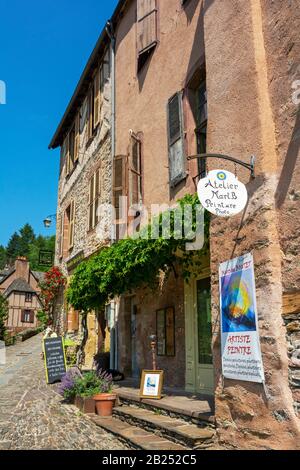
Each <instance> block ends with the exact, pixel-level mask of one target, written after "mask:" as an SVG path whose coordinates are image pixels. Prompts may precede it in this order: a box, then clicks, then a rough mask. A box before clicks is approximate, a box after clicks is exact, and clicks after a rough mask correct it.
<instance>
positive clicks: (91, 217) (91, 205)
mask: <svg viewBox="0 0 300 470" xmlns="http://www.w3.org/2000/svg"><path fill="white" fill-rule="evenodd" d="M94 190H95V175H93V176H92V178H91V179H90V185H89V226H88V230H92V229H93V228H94V199H95V196H94V195H95V193H94Z"/></svg>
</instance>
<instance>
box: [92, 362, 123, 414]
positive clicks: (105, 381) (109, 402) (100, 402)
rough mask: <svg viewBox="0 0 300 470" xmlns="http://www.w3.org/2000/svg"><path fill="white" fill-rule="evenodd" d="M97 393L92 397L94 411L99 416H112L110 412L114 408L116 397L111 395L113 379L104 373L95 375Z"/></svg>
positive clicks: (100, 372)
mask: <svg viewBox="0 0 300 470" xmlns="http://www.w3.org/2000/svg"><path fill="white" fill-rule="evenodd" d="M97 378H98V392H97V393H96V394H95V395H94V400H95V403H96V410H97V414H98V415H99V416H112V410H113V407H114V406H115V403H116V399H117V396H116V395H115V394H114V393H112V389H113V379H112V376H111V375H110V374H107V373H106V372H105V371H101V370H100V371H99V372H98V373H97Z"/></svg>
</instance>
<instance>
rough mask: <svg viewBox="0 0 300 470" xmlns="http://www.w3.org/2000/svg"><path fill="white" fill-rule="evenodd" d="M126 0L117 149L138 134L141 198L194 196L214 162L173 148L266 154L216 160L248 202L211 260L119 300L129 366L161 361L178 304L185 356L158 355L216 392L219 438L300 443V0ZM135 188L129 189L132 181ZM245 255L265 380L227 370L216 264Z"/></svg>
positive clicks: (170, 376) (216, 221)
mask: <svg viewBox="0 0 300 470" xmlns="http://www.w3.org/2000/svg"><path fill="white" fill-rule="evenodd" d="M121 3H122V13H121V15H119V16H118V17H117V18H116V19H115V35H116V123H117V125H116V128H117V131H116V156H118V157H119V156H123V157H124V158H125V159H127V161H129V162H130V158H131V154H130V148H131V140H132V135H134V136H136V137H137V139H138V140H139V142H140V145H141V149H142V150H141V166H142V176H141V180H142V183H141V187H142V189H141V193H142V202H143V204H145V205H146V206H147V207H149V206H150V205H151V204H161V203H166V204H170V203H173V202H175V201H176V200H178V199H179V198H180V197H181V196H182V195H184V194H185V193H194V192H195V190H196V185H195V183H197V181H198V178H197V175H199V173H200V176H201V172H203V168H201V165H199V166H198V167H197V163H196V161H192V162H187V161H185V163H184V164H183V165H182V166H181V169H180V168H179V167H180V165H181V164H182V162H179V161H176V162H175V165H174V159H175V160H176V155H177V156H178V155H183V156H184V157H187V156H188V155H194V154H196V153H204V152H205V150H206V151H207V152H210V153H212V152H213V153H221V154H226V155H231V156H234V157H236V158H239V159H240V160H242V161H244V162H247V163H249V161H250V156H251V155H255V156H256V168H255V178H254V179H251V177H250V174H249V172H248V170H245V169H243V168H242V167H238V168H235V167H234V165H233V164H232V163H228V162H225V161H222V162H220V161H214V160H212V159H209V160H207V164H206V170H210V169H215V168H222V169H226V170H229V171H232V172H233V173H234V172H238V176H239V179H240V180H241V181H242V182H243V183H244V184H245V185H246V187H247V190H248V194H249V202H248V206H247V209H246V211H245V213H243V214H239V215H238V216H235V217H232V218H228V219H225V220H224V219H222V218H218V217H212V220H211V228H210V260H208V266H205V263H204V265H203V268H202V269H200V270H199V272H198V273H197V274H196V276H195V278H194V280H193V281H191V282H190V284H189V285H187V284H184V282H183V280H182V279H180V277H179V278H178V279H176V281H175V280H174V279H172V277H171V278H170V279H169V281H168V283H166V284H165V286H164V289H163V290H162V291H161V292H156V293H153V292H150V291H148V292H147V291H143V292H136V293H135V295H131V296H130V298H129V299H127V298H126V297H125V298H124V299H123V300H122V301H121V304H120V309H119V315H118V323H119V363H120V365H121V367H123V368H126V370H127V372H129V373H130V374H132V375H133V376H138V375H139V372H140V370H141V369H143V368H145V367H147V368H148V367H149V366H151V355H150V347H149V346H150V340H149V335H150V334H155V332H156V331H157V311H160V310H161V309H164V308H168V307H171V306H173V308H174V310H175V324H176V327H175V329H176V336H175V343H176V344H175V350H177V351H180V353H179V354H178V353H177V354H175V356H172V357H167V356H164V357H158V362H159V365H160V366H161V367H162V368H163V369H164V370H165V372H166V378H167V385H172V386H177V387H181V388H185V389H186V390H190V391H194V392H200V393H209V394H213V395H214V397H215V416H216V422H217V427H218V437H219V440H220V442H221V443H222V444H224V445H226V446H229V447H232V448H234V447H238V448H241V447H245V448H261V449H263V448H297V447H299V432H300V421H299V414H298V394H297V388H298V371H297V367H298V362H297V360H296V362H295V359H294V360H292V361H291V360H290V359H289V357H288V356H291V355H293V353H294V354H295V353H296V354H298V353H297V351H298V347H299V345H298V342H297V338H298V333H297V332H298V327H299V324H298V317H297V311H296V310H297V308H299V305H298V304H297V305H296V307H297V308H296V307H295V310H294V311H293V312H292V316H285V317H284V319H283V302H284V300H283V299H284V298H285V296H286V295H287V294H288V295H290V296H292V298H294V297H295V298H298V297H297V292H299V289H300V278H299V236H298V233H299V219H300V218H299V210H300V205H299V194H298V189H297V188H298V186H299V165H298V162H297V157H298V156H299V135H300V129H299V102H297V99H296V100H295V96H296V95H297V94H296V92H295V89H296V87H297V83H298V82H297V79H299V59H300V49H299V48H300V43H299V37H297V31H298V30H299V9H298V8H297V2H296V1H291V2H287V3H286V4H285V5H284V7H283V5H282V2H280V1H275V2H269V1H267V0H266V1H264V0H251V1H249V2H243V1H239V0H236V1H231V0H230V1H229V0H228V1H227V0H225V1H222V2H220V1H218V0H210V1H200V0H199V1H198V0H189V1H185V2H181V1H179V0H178V1H177V0H164V1H157V2H154V1H149V2H145V3H143V5H141V4H140V2H139V1H127V2H121ZM145 8H146V9H147V8H148V10H147V11H145ZM149 17H150V18H151V19H150V20H149V19H148V20H147V19H146V18H149ZM151 21H152V23H151ZM149 23H151V24H152V26H153V25H154V24H155V28H156V29H155V28H154V27H153V28H152V29H151V28H150V27H149ZM149 29H150V32H149ZM143 48H144V49H143ZM203 90H206V91H205V92H204V93H203ZM176 95H177V96H178V95H179V96H180V108H181V112H182V114H181V141H180V147H181V145H182V147H183V151H182V147H181V149H180V151H178V149H177V154H176V153H175V154H174V153H173V151H172V143H173V141H172V139H171V140H170V128H169V127H168V126H169V121H168V117H170V116H169V115H168V113H170V103H173V99H174V100H175V98H174V97H175V96H176ZM195 95H196V106H195ZM296 98H297V96H296ZM206 100H207V103H206ZM297 103H298V104H297ZM203 104H204V106H203ZM199 106H200V107H201V106H202V109H200V110H199ZM124 109H126V110H127V112H126V115H125V114H124V113H123V110H124ZM172 109H174V108H172ZM206 112H207V115H206ZM199 113H200V115H199ZM201 113H204V115H203V114H201ZM172 123H173V124H174V121H172ZM195 129H196V133H195ZM171 137H172V136H171ZM178 142H179V141H178ZM170 144H171V145H170ZM128 149H129V151H128ZM172 159H173V161H172ZM174 175H175V176H178V178H177V181H176V178H174ZM127 180H128V176H127ZM124 191H125V192H127V194H130V187H126V186H125V189H124ZM248 252H252V253H253V256H254V261H255V276H256V287H257V291H256V295H257V304H258V314H259V327H260V335H261V336H260V340H261V348H262V357H263V364H264V369H265V375H266V389H264V387H263V386H262V385H261V384H259V385H258V384H251V383H246V382H239V381H232V380H223V379H222V376H221V345H220V305H219V277H218V272H219V265H220V263H222V262H224V261H226V260H229V259H231V258H234V257H237V256H241V255H243V254H245V253H248ZM207 278H208V279H209V284H210V286H207V289H211V331H212V339H211V354H212V361H211V362H210V361H209V360H207V361H206V362H207V364H198V361H199V358H198V357H197V356H198V354H199V351H200V350H201V340H199V338H197V335H199V330H198V328H199V325H200V324H201V312H200V313H199V310H198V312H197V296H198V300H199V295H200V296H201V295H202V296H203V295H205V294H204V292H205V288H204V285H205V283H206V282H207V281H206V279H207ZM199 289H200V290H199ZM201 289H204V290H203V291H202V290H201ZM298 299H299V298H298ZM198 303H199V302H198ZM202 314H203V312H202ZM199 315H200V316H199ZM296 317H297V318H296ZM128 322H131V328H130V327H129V326H128ZM285 324H286V326H285ZM286 332H287V334H288V341H287V337H286ZM295 351H296V352H295ZM206 353H207V351H206ZM207 355H208V354H206V359H207ZM128 357H129V359H128ZM202 357H204V356H203V355H202ZM203 362H204V361H203ZM278 436H280V441H279V438H278Z"/></svg>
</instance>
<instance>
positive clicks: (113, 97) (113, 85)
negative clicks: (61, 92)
mask: <svg viewBox="0 0 300 470" xmlns="http://www.w3.org/2000/svg"><path fill="white" fill-rule="evenodd" d="M106 33H107V35H108V37H109V39H110V63H111V164H112V168H113V163H114V158H115V154H116V38H115V30H114V26H113V22H112V21H111V20H109V21H107V23H106ZM112 186H113V185H111V188H112ZM112 200H113V194H112V193H111V201H112ZM111 309H112V310H113V324H114V342H113V343H114V344H113V349H114V350H113V356H114V358H113V361H112V362H113V363H114V368H115V369H118V324H117V316H116V302H115V301H113V302H112V303H111Z"/></svg>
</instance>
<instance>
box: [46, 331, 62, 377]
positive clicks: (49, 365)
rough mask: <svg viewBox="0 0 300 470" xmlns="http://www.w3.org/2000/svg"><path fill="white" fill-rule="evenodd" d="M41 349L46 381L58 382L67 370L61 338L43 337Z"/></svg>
mask: <svg viewBox="0 0 300 470" xmlns="http://www.w3.org/2000/svg"><path fill="white" fill-rule="evenodd" d="M43 349H44V360H45V369H46V378H47V383H48V384H54V383H56V382H60V381H61V379H62V377H63V376H64V375H65V373H66V371H67V365H66V356H65V350H64V340H63V338H61V337H58V338H47V339H44V344H43Z"/></svg>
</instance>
